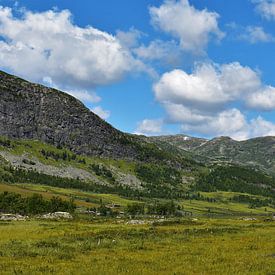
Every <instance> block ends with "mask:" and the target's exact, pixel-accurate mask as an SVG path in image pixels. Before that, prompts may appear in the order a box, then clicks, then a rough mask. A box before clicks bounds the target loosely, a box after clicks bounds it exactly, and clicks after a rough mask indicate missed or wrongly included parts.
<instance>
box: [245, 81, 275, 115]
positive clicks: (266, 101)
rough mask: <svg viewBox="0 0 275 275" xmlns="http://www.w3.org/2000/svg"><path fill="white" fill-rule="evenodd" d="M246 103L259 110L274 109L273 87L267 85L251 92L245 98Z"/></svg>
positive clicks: (274, 95)
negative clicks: (260, 89)
mask: <svg viewBox="0 0 275 275" xmlns="http://www.w3.org/2000/svg"><path fill="white" fill-rule="evenodd" d="M247 105H248V106H249V107H250V108H252V109H256V110H260V111H273V110H274V109H275V88H274V87H272V86H267V87H265V88H264V89H263V90H262V91H259V92H256V93H252V94H251V95H250V96H249V97H248V98H247Z"/></svg>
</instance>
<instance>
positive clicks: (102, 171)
mask: <svg viewBox="0 0 275 275" xmlns="http://www.w3.org/2000/svg"><path fill="white" fill-rule="evenodd" d="M90 168H91V169H92V171H93V172H95V173H96V175H97V176H101V177H104V178H106V179H107V180H109V181H111V182H113V183H114V182H115V181H116V180H115V178H114V177H113V174H112V172H111V171H110V170H109V169H107V168H106V167H105V166H103V165H98V164H92V165H90Z"/></svg>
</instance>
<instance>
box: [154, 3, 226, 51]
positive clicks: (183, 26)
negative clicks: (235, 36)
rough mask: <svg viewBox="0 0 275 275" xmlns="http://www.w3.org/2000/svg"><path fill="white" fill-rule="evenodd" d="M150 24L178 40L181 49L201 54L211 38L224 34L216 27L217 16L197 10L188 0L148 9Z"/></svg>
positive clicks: (221, 36) (220, 36) (220, 37)
mask: <svg viewBox="0 0 275 275" xmlns="http://www.w3.org/2000/svg"><path fill="white" fill-rule="evenodd" d="M149 11H150V15H151V21H152V24H153V25H154V26H155V27H157V28H159V29H160V30H162V31H164V32H166V33H169V34H171V35H172V36H174V37H175V38H177V39H179V40H180V45H181V47H182V49H184V50H186V51H189V52H193V53H202V52H203V51H204V49H205V47H206V46H207V44H208V42H209V40H210V38H211V37H215V38H216V39H217V40H220V39H222V38H223V36H224V33H223V32H221V30H220V29H219V27H218V18H219V15H218V14H217V13H216V12H210V11H208V10H207V9H204V10H197V9H196V8H195V7H193V6H191V5H190V3H189V1H188V0H179V1H177V0H166V1H165V2H164V3H163V4H162V5H161V6H160V7H150V9H149Z"/></svg>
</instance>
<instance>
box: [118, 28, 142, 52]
mask: <svg viewBox="0 0 275 275" xmlns="http://www.w3.org/2000/svg"><path fill="white" fill-rule="evenodd" d="M144 35H145V34H144V33H143V32H141V31H139V30H137V29H135V28H133V27H132V28H130V30H128V31H122V30H117V32H116V37H117V39H118V40H119V41H120V43H121V44H122V45H123V46H124V47H126V48H135V47H137V46H138V45H139V40H140V38H141V37H142V36H144Z"/></svg>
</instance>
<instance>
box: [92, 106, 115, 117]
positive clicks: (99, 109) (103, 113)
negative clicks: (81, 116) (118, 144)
mask: <svg viewBox="0 0 275 275" xmlns="http://www.w3.org/2000/svg"><path fill="white" fill-rule="evenodd" d="M91 111H92V112H94V113H95V114H97V115H98V116H99V117H101V118H102V119H104V120H106V119H108V118H109V117H110V115H111V112H110V111H107V110H104V109H103V108H102V107H100V106H96V107H94V108H92V109H91Z"/></svg>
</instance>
